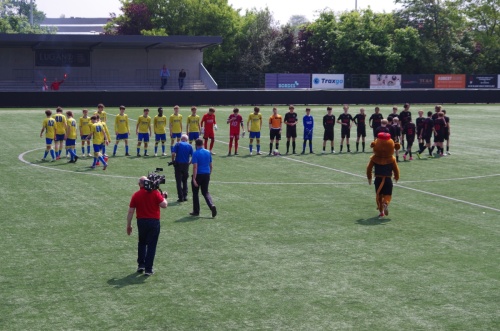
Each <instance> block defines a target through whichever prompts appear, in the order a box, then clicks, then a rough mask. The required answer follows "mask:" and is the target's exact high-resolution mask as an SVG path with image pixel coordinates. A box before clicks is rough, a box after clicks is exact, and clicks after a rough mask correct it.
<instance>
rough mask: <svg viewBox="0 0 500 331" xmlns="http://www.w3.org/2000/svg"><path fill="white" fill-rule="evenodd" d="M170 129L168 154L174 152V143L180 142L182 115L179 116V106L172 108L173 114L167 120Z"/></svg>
mask: <svg viewBox="0 0 500 331" xmlns="http://www.w3.org/2000/svg"><path fill="white" fill-rule="evenodd" d="M169 129H170V153H172V152H173V150H174V142H175V141H176V140H177V142H179V141H181V136H182V115H181V114H179V106H175V107H174V113H173V114H172V115H170V119H169Z"/></svg>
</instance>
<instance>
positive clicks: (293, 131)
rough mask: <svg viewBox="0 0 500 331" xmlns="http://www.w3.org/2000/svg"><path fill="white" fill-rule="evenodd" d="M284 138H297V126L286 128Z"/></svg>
mask: <svg viewBox="0 0 500 331" xmlns="http://www.w3.org/2000/svg"><path fill="white" fill-rule="evenodd" d="M286 137H287V138H297V126H296V125H294V126H288V125H287V126H286Z"/></svg>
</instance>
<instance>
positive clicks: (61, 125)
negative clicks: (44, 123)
mask: <svg viewBox="0 0 500 331" xmlns="http://www.w3.org/2000/svg"><path fill="white" fill-rule="evenodd" d="M53 117H54V120H55V121H56V134H66V125H67V121H66V116H64V115H63V114H59V113H56V114H55V115H54V116H53Z"/></svg>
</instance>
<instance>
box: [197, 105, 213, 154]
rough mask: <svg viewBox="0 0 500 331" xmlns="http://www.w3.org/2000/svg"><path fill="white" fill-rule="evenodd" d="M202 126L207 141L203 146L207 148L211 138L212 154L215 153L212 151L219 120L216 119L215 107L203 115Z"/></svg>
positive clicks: (204, 138)
mask: <svg viewBox="0 0 500 331" xmlns="http://www.w3.org/2000/svg"><path fill="white" fill-rule="evenodd" d="M200 126H201V128H202V131H203V132H204V133H203V140H204V141H205V142H204V144H203V147H204V148H205V149H207V143H208V139H209V138H210V154H212V155H213V154H215V153H214V152H212V149H213V148H214V140H215V132H214V130H217V122H216V121H215V108H209V109H208V113H206V114H205V115H203V117H202V118H201V122H200Z"/></svg>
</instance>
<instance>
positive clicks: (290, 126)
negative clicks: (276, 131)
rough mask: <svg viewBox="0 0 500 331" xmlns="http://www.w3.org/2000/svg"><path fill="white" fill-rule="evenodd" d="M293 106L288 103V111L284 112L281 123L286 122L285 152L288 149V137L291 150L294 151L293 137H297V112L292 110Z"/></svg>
mask: <svg viewBox="0 0 500 331" xmlns="http://www.w3.org/2000/svg"><path fill="white" fill-rule="evenodd" d="M294 109H295V107H294V106H292V105H290V106H289V107H288V113H286V114H285V119H284V121H283V123H285V124H286V153H287V154H288V152H289V151H290V139H292V152H293V154H297V153H295V138H297V113H295V112H294Z"/></svg>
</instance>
